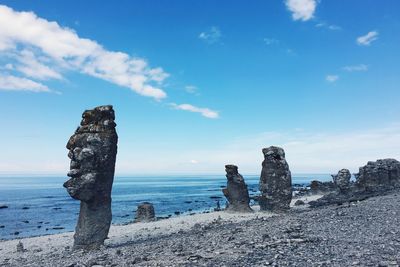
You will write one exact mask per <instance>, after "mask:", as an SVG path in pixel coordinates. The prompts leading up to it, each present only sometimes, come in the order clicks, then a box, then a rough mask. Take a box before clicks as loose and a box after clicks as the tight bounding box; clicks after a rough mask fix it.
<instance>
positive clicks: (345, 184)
mask: <svg viewBox="0 0 400 267" xmlns="http://www.w3.org/2000/svg"><path fill="white" fill-rule="evenodd" d="M332 178H333V182H334V184H335V186H336V187H337V188H338V189H339V191H347V190H349V187H350V178H351V173H350V171H349V170H348V169H341V170H340V171H339V172H338V173H337V174H333V175H332Z"/></svg>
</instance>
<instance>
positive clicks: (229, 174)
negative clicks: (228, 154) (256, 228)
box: [222, 165, 253, 212]
mask: <svg viewBox="0 0 400 267" xmlns="http://www.w3.org/2000/svg"><path fill="white" fill-rule="evenodd" d="M225 171H226V179H227V180H228V182H227V186H226V188H224V189H222V192H223V193H224V195H225V197H226V199H227V200H228V205H227V207H226V210H227V211H233V212H252V211H253V210H252V209H251V208H250V205H249V203H250V197H249V191H248V190H247V185H246V183H245V182H244V179H243V176H242V175H241V174H240V173H239V172H238V167H237V166H235V165H225Z"/></svg>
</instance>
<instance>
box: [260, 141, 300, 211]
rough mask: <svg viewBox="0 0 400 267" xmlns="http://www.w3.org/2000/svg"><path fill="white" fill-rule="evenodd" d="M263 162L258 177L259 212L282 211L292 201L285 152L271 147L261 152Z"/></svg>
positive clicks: (290, 177) (290, 181)
mask: <svg viewBox="0 0 400 267" xmlns="http://www.w3.org/2000/svg"><path fill="white" fill-rule="evenodd" d="M262 152H263V154H264V161H263V163H262V171H261V177H260V184H259V186H260V191H261V196H260V197H259V204H260V210H264V211H265V210H268V211H284V210H287V209H289V207H290V202H291V200H292V176H291V173H290V170H289V165H288V163H287V162H286V159H285V151H284V150H283V149H282V148H280V147H275V146H271V147H268V148H264V149H263V150H262Z"/></svg>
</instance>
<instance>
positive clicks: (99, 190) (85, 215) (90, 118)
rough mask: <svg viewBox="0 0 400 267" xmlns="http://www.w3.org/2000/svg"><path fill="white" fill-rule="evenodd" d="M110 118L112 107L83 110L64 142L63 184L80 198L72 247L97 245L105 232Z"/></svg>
mask: <svg viewBox="0 0 400 267" xmlns="http://www.w3.org/2000/svg"><path fill="white" fill-rule="evenodd" d="M114 119H115V115H114V110H113V108H112V106H99V107H96V108H95V109H92V110H86V111H85V112H84V113H83V115H82V121H81V125H80V126H79V127H78V129H77V130H76V131H75V134H74V135H72V136H71V138H70V139H69V141H68V143H67V149H68V150H69V153H68V157H69V158H70V159H71V165H70V168H71V170H70V171H69V173H68V176H69V177H71V178H70V179H69V180H68V181H66V182H65V183H64V187H65V188H66V189H67V191H68V193H69V194H70V195H71V197H72V198H74V199H77V200H80V201H81V204H80V212H79V219H78V223H77V225H76V228H75V235H74V247H75V248H86V249H90V248H97V247H99V246H100V245H102V244H103V243H104V240H105V239H106V238H107V235H108V231H109V228H110V224H111V217H112V215H111V189H112V184H113V180H114V169H115V159H116V154H117V141H118V136H117V133H116V131H115V126H116V124H115V122H114Z"/></svg>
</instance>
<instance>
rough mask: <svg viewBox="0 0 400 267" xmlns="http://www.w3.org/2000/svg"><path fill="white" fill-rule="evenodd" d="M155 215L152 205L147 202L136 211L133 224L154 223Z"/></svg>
mask: <svg viewBox="0 0 400 267" xmlns="http://www.w3.org/2000/svg"><path fill="white" fill-rule="evenodd" d="M155 219H156V215H155V212H154V206H153V204H151V203H149V202H143V203H141V204H140V205H139V206H138V207H137V210H136V214H135V222H152V221H155Z"/></svg>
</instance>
